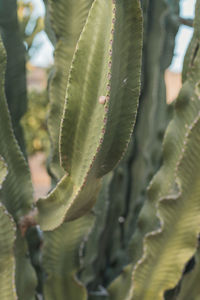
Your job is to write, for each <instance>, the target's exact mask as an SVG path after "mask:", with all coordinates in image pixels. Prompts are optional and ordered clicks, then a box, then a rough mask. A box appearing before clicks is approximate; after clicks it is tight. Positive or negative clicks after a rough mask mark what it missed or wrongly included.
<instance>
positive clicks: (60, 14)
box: [47, 0, 93, 180]
mask: <svg viewBox="0 0 200 300" xmlns="http://www.w3.org/2000/svg"><path fill="white" fill-rule="evenodd" d="M92 2H93V0H76V1H74V0H67V1H65V0H57V1H52V0H51V1H49V5H48V7H47V8H48V11H49V12H50V19H51V24H52V29H53V30H54V33H55V36H56V38H57V43H56V48H55V67H54V74H53V77H52V80H51V83H50V93H49V97H50V112H49V117H48V129H49V133H50V138H51V143H52V153H51V162H50V170H51V173H52V174H53V175H54V176H55V178H56V179H57V180H59V179H60V178H61V177H62V176H63V174H64V171H63V169H62V168H61V166H60V160H59V128H60V121H61V117H62V112H63V107H64V101H65V94H66V86H67V81H68V77H69V71H70V66H71V62H72V58H73V54H74V51H75V48H76V44H77V41H78V39H79V36H80V33H81V31H82V29H83V26H84V24H85V22H86V18H87V15H88V12H89V9H90V7H91V5H92ZM48 27H49V26H48ZM50 32H51V31H50Z"/></svg>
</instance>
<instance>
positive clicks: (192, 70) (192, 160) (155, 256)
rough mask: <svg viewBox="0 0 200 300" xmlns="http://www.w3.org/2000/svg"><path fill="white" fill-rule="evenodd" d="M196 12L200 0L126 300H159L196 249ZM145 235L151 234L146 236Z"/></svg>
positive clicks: (199, 193) (199, 130)
mask: <svg viewBox="0 0 200 300" xmlns="http://www.w3.org/2000/svg"><path fill="white" fill-rule="evenodd" d="M199 7H200V1H197V4H196V18H195V23H194V36H193V39H192V41H191V45H190V48H189V52H188V53H187V55H189V56H190V58H189V59H188V57H187V55H186V57H187V59H186V61H187V68H185V69H184V72H185V74H186V75H185V81H184V82H183V87H182V89H181V91H180V94H179V96H178V98H177V100H176V103H175V111H174V117H173V119H172V121H171V122H170V124H169V126H168V128H167V131H166V135H165V139H164V143H163V154H164V161H163V166H162V167H161V169H160V170H159V172H158V173H157V174H156V176H155V177H154V179H153V181H152V183H151V184H150V187H149V201H147V202H146V203H145V205H144V207H143V209H142V211H141V215H140V218H139V222H138V230H137V232H136V233H135V236H134V237H133V247H132V249H133V251H136V252H135V253H134V255H135V256H136V257H138V258H140V255H141V242H140V241H141V236H144V235H145V234H146V237H145V240H144V254H143V256H142V258H141V259H140V260H139V261H138V263H137V264H136V267H135V268H134V271H133V282H134V285H133V286H132V291H131V293H130V295H129V297H128V298H127V299H133V300H136V299H143V300H146V299H148V300H151V299H158V300H159V299H163V294H164V291H165V290H167V289H170V288H173V287H174V286H175V285H176V283H177V282H178V280H179V279H180V277H181V274H182V271H183V268H184V265H185V264H186V262H187V261H188V260H189V259H190V258H191V256H192V255H193V254H194V253H195V250H196V246H197V236H198V233H199V230H200V222H199V217H198V215H199V212H200V206H199V201H198V199H199V197H200V190H199V185H198V174H199V168H200V167H199V164H198V153H199V150H200V149H199V145H200V143H199V142H200V141H199V137H200V114H199V111H200V102H199V95H198V93H197V91H196V86H197V85H198V82H199V77H200V69H199V63H200V52H199V51H195V49H196V45H197V44H199V13H198V12H199ZM191 47H192V48H193V51H192V53H193V55H192V56H191V54H190V53H191V52H190V51H191V50H190V49H191ZM157 216H158V218H159V219H158V218H157ZM147 218H148V220H149V221H148V228H147V226H146V225H147V223H146V222H145V220H146V219H147ZM150 218H151V221H150ZM158 220H159V222H158ZM159 223H160V225H159ZM149 230H154V231H152V232H150V233H148V232H149ZM138 241H139V243H140V247H139V249H140V250H139V251H138V250H137V247H138ZM135 249H136V250H135ZM144 282H145V284H144Z"/></svg>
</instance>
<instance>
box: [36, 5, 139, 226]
mask: <svg viewBox="0 0 200 300" xmlns="http://www.w3.org/2000/svg"><path fill="white" fill-rule="evenodd" d="M130 3H132V2H131V1H130ZM130 3H129V2H127V3H126V4H127V7H128V8H129V9H131V12H130V13H129V9H127V10H126V9H125V8H124V7H125V6H126V5H125V4H124V7H123V6H122V5H121V4H120V3H119V2H116V3H115V2H113V1H111V0H109V1H105V0H103V1H99V0H96V1H94V3H93V5H92V8H91V10H90V13H89V16H88V19H87V22H86V24H85V27H84V29H83V31H82V34H81V36H80V39H79V42H78V44H77V49H76V52H75V55H74V58H73V62H72V67H71V73H70V76H69V81H68V88H67V96H66V103H65V109H64V115H63V122H62V128H61V136H60V140H61V147H60V148H61V160H62V164H63V167H64V168H65V169H66V172H67V173H68V174H69V175H68V177H69V178H68V177H67V175H65V176H64V177H63V179H62V180H61V182H60V184H59V185H58V187H57V188H56V189H55V190H54V191H53V192H52V193H51V194H50V195H49V197H47V199H46V200H42V199H41V200H40V201H39V202H38V208H39V222H40V224H41V225H42V227H43V226H45V227H43V228H44V229H45V230H49V229H48V228H51V229H53V228H55V226H59V225H60V224H61V222H63V220H64V219H65V220H72V219H75V218H77V217H80V216H81V215H83V214H85V213H86V211H88V210H89V209H90V208H91V207H92V205H93V204H94V201H95V199H96V194H97V191H98V189H99V186H100V177H101V176H103V175H104V174H105V173H107V172H108V171H110V170H111V169H112V167H113V166H114V165H115V164H116V163H117V162H118V160H119V158H120V156H121V155H122V154H123V151H124V149H125V147H126V145H127V143H128V140H129V138H130V134H131V132H132V128H133V123H134V121H135V120H134V117H135V114H136V107H137V102H138V97H137V96H138V94H139V75H138V73H139V67H140V58H141V44H140V43H141V38H142V34H141V32H142V24H141V23H142V22H141V11H140V7H139V5H138V1H136V0H135V1H133V5H131V4H130ZM126 14H127V18H125V15H126ZM138 14H139V17H138ZM130 16H132V17H130ZM118 19H119V20H118ZM120 20H121V22H122V24H120ZM94 24H98V26H94ZM115 24H116V27H115ZM134 26H135V27H134ZM128 30H129V34H128V38H127V40H126V41H125V40H123V41H124V44H123V43H122V45H121V48H120V51H118V50H117V46H116V43H119V39H120V37H122V36H123V35H125V34H126V33H127V32H128ZM132 31H133V33H132ZM130 32H131V33H132V35H131V34H130ZM115 34H116V40H115ZM134 43H135V44H137V43H139V45H138V46H137V47H134V46H133V44H134ZM133 51H135V62H133V61H132V59H131V60H130V65H131V67H132V69H131V70H130V69H129V67H128V61H129V59H130V54H131V55H132V53H133ZM122 54H123V55H124V58H125V61H124V63H125V67H123V65H122V61H121V56H122ZM112 55H113V57H114V60H113V63H114V64H115V65H116V66H115V68H114V67H113V68H112V69H111V67H112ZM131 57H132V56H131ZM117 58H118V60H119V61H120V62H118V61H117ZM120 68H121V72H120ZM134 68H135V69H134ZM112 70H113V72H115V73H117V74H118V76H119V77H120V76H121V73H122V74H123V76H125V75H126V74H129V73H131V74H132V73H134V72H135V73H137V75H135V77H134V76H132V75H131V74H130V83H129V80H128V79H127V78H125V79H127V80H125V82H124V81H123V84H124V85H125V86H126V85H127V88H123V87H122V91H121V90H119V85H118V86H115V84H114V79H112V76H113V77H114V78H115V76H117V75H115V74H112ZM135 73H134V74H135ZM124 74H125V75H124ZM127 76H128V75H127ZM120 78H121V77H120ZM123 80H124V79H123ZM120 82H121V81H120ZM118 84H119V82H118ZM115 88H116V89H117V91H118V95H121V96H120V97H119V98H117V99H115V100H116V102H117V101H118V102H119V103H118V104H114V102H115V101H114V95H115V92H114V91H112V89H115ZM129 92H130V94H129ZM124 95H126V96H130V98H127V99H125V98H123V96H124ZM116 97H117V96H116ZM128 103H130V104H128ZM126 110H128V111H129V112H128V113H125V111H126ZM117 122H119V124H118V123H117ZM107 124H110V126H108V125H107ZM120 126H121V127H122V128H120ZM110 131H112V132H113V136H114V137H112V138H111V135H110V134H109V132H110ZM123 131H124V136H123V134H122V133H123ZM106 132H107V134H106ZM122 136H123V137H122ZM119 137H120V139H119ZM123 138H124V140H123V141H122V139H123ZM117 139H118V141H119V145H118V146H117V142H116V141H117ZM113 143H114V144H115V147H116V148H115V154H116V155H114V154H113V151H114V150H112V151H110V149H111V148H112V147H114V146H113V145H114V144H113ZM121 144H123V145H121ZM122 148H123V150H122ZM113 149H114V148H113ZM118 149H119V150H118ZM109 156H110V159H111V160H112V161H113V164H112V166H111V165H109V162H108V160H107V158H106V157H109ZM113 156H115V158H114V159H113ZM107 163H108V164H107ZM102 170H104V171H102ZM65 182H66V183H67V182H69V184H70V185H71V187H70V188H68V187H67V185H66V190H67V191H69V190H70V191H71V192H70V196H69V197H68V199H67V197H66V194H65V191H64V189H65V188H64V186H65ZM59 187H60V191H61V190H62V193H61V192H60V191H58V189H59ZM57 194H59V195H60V196H61V197H62V198H61V197H60V198H59V199H58V198H57ZM48 203H49V204H50V206H51V207H53V205H54V204H55V206H57V208H58V209H57V212H55V214H54V216H53V214H52V213H51V215H50V214H49V212H48ZM64 206H65V208H64ZM51 212H53V210H51ZM55 215H57V216H56V217H55ZM58 215H59V216H60V217H59V218H60V219H59V218H58ZM44 216H45V221H44V219H43V217H44Z"/></svg>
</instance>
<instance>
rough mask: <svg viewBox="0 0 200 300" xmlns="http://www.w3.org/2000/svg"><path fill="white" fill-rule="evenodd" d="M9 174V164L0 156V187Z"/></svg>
mask: <svg viewBox="0 0 200 300" xmlns="http://www.w3.org/2000/svg"><path fill="white" fill-rule="evenodd" d="M6 175H7V166H6V163H5V161H4V159H3V158H2V157H1V156H0V188H1V185H2V183H3V182H4V180H5V178H6Z"/></svg>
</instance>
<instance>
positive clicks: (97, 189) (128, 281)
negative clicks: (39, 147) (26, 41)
mask: <svg viewBox="0 0 200 300" xmlns="http://www.w3.org/2000/svg"><path fill="white" fill-rule="evenodd" d="M78 1H79V5H77V3H76V5H75V4H74V2H73V1H71V0H66V1H64V0H59V1H53V0H49V2H46V6H47V9H48V11H47V14H48V16H49V17H50V19H51V23H49V20H47V21H46V24H47V30H48V32H49V35H50V36H51V40H52V41H53V42H54V44H55V48H56V49H55V68H54V71H53V72H54V74H53V75H51V79H50V83H49V97H50V112H49V121H48V122H49V123H48V127H49V133H50V139H51V143H52V153H51V159H50V164H49V170H50V174H51V175H52V179H53V183H54V185H53V189H52V190H51V191H50V192H49V194H48V195H47V196H46V197H45V198H42V199H39V200H38V201H37V203H36V204H35V203H34V201H33V190H32V184H31V180H30V172H29V169H28V166H27V162H26V160H25V158H24V156H23V154H22V152H21V150H20V146H19V144H18V141H17V139H16V137H15V134H16V132H15V131H13V127H12V125H13V124H14V122H13V118H14V115H13V114H12V113H11V114H10V112H9V108H8V106H7V99H6V97H5V90H4V89H5V79H4V78H5V69H6V55H5V50H4V47H3V44H2V42H0V70H1V72H0V108H1V109H0V146H1V147H0V188H1V190H0V201H1V204H0V243H1V246H0V263H1V268H0V277H1V280H0V298H2V299H5V300H13V299H19V300H33V299H46V300H51V299H52V300H62V299H63V300H65V299H66V298H67V299H71V300H79V299H80V300H86V299H88V300H98V299H102V300H103V299H104V300H137V299H139V300H145V299H147V300H151V299H156V300H159V299H163V297H164V298H165V299H166V300H175V299H176V300H177V299H178V300H182V299H185V297H187V298H188V297H189V298H193V300H196V299H197V297H198V296H199V291H198V284H197V281H198V276H199V270H198V269H199V268H198V266H199V249H197V244H198V234H199V231H200V228H199V227H200V221H199V218H198V214H199V210H200V206H199V201H198V199H199V196H200V195H199V187H198V173H199V164H198V162H199V157H198V154H199V150H200V149H199V148H200V146H199V145H200V143H199V142H200V141H199V139H200V138H199V137H200V117H199V116H200V113H199V109H200V107H199V105H200V104H199V97H200V90H199V77H200V70H199V61H200V54H199V28H200V26H199V22H200V21H199V14H198V12H199V8H200V0H197V4H196V18H195V22H194V36H193V39H192V41H191V44H190V46H189V48H188V51H187V55H186V58H185V62H184V69H183V87H182V89H181V91H180V94H179V96H178V98H177V100H176V102H175V104H174V114H173V118H172V121H171V122H170V123H169V126H168V128H167V130H166V133H165V137H164V142H163V164H162V166H161V168H160V169H159V171H158V172H157V173H156V175H155V176H154V178H153V179H152V181H151V183H150V185H149V188H148V197H147V193H146V187H147V185H148V183H149V180H150V178H151V176H152V174H153V173H154V172H155V170H157V169H158V167H159V166H160V161H161V150H160V144H161V140H162V136H163V133H164V130H165V127H166V124H167V123H168V119H169V117H168V111H167V106H166V103H165V95H164V94H165V86H164V70H165V68H166V67H167V66H168V65H169V63H170V60H171V57H172V52H173V47H174V37H175V33H176V31H177V28H178V22H177V13H178V1H176V0H168V1H164V0H163V1H159V3H157V2H156V1H151V2H148V1H142V10H143V14H144V49H143V73H142V75H143V77H142V94H141V97H140V106H139V114H138V116H137V124H136V128H135V131H134V132H133V128H134V125H135V122H136V114H137V108H138V98H139V92H140V75H141V74H140V69H141V52H142V51H141V48H142V47H141V46H142V13H141V12H142V10H141V7H140V1H139V0H127V1H121V0H94V1H92V0H90V1H86V0H78ZM2 3H3V4H4V5H5V2H4V1H2V2H0V13H2V10H1V9H2V8H1V4H2ZM7 5H8V4H7ZM10 5H11V4H10ZM12 5H13V7H14V4H12ZM5 7H6V6H5ZM13 7H12V8H13ZM66 16H67V17H66ZM49 17H48V18H49ZM157 20H159V21H160V23H156V22H157ZM166 28H168V30H166ZM158 33H159V43H157V47H156V49H154V47H155V41H156V37H155V36H157V35H158ZM172 36H173V38H171V37H172ZM169 37H170V38H171V39H170V41H172V43H171V44H169V45H167V46H166V44H167V41H168V40H169ZM5 44H6V43H5ZM8 45H10V44H8ZM8 47H9V46H8ZM8 52H9V51H7V53H8ZM158 54H159V55H160V56H159V55H158ZM161 57H163V59H161ZM159 60H162V62H161V64H160V65H159V63H158V61H159ZM8 61H9V57H8ZM147 69H149V70H150V71H149V73H146V70H147ZM148 95H150V96H148ZM160 99H161V100H162V101H159V100H160ZM147 100H148V101H147ZM19 110H20V108H19ZM152 116H153V120H152ZM145 122H146V124H148V126H146V127H145V125H146V124H145ZM12 123H13V124H12ZM144 127H145V128H144ZM141 132H142V133H143V136H142V134H141ZM132 134H133V135H132ZM131 136H132V140H131V143H130V145H129V148H128V152H127V154H126V156H124V157H123V155H124V154H125V150H126V149H127V146H128V143H129V141H130V138H131ZM140 147H142V149H143V152H142V153H141V152H140V151H139V149H140ZM155 156H156V157H155ZM122 157H123V160H122V161H121V163H120V164H119V165H118V167H117V168H116V169H114V168H115V167H116V165H117V164H118V162H119V161H120V159H121V158H122ZM138 164H139V165H140V166H141V169H139V170H138ZM108 173H109V174H108ZM136 187H137V188H136ZM36 225H37V226H36ZM39 226H40V228H39ZM29 227H32V228H29ZM41 229H42V230H43V231H41ZM143 243H144V250H143ZM41 245H43V247H41ZM128 253H129V254H130V256H128ZM192 257H193V259H192V262H193V265H192V263H191V258H192ZM186 264H187V266H186V267H185V265H186ZM191 268H193V269H192V270H191ZM169 271H170V276H169ZM193 287H194V288H193Z"/></svg>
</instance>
